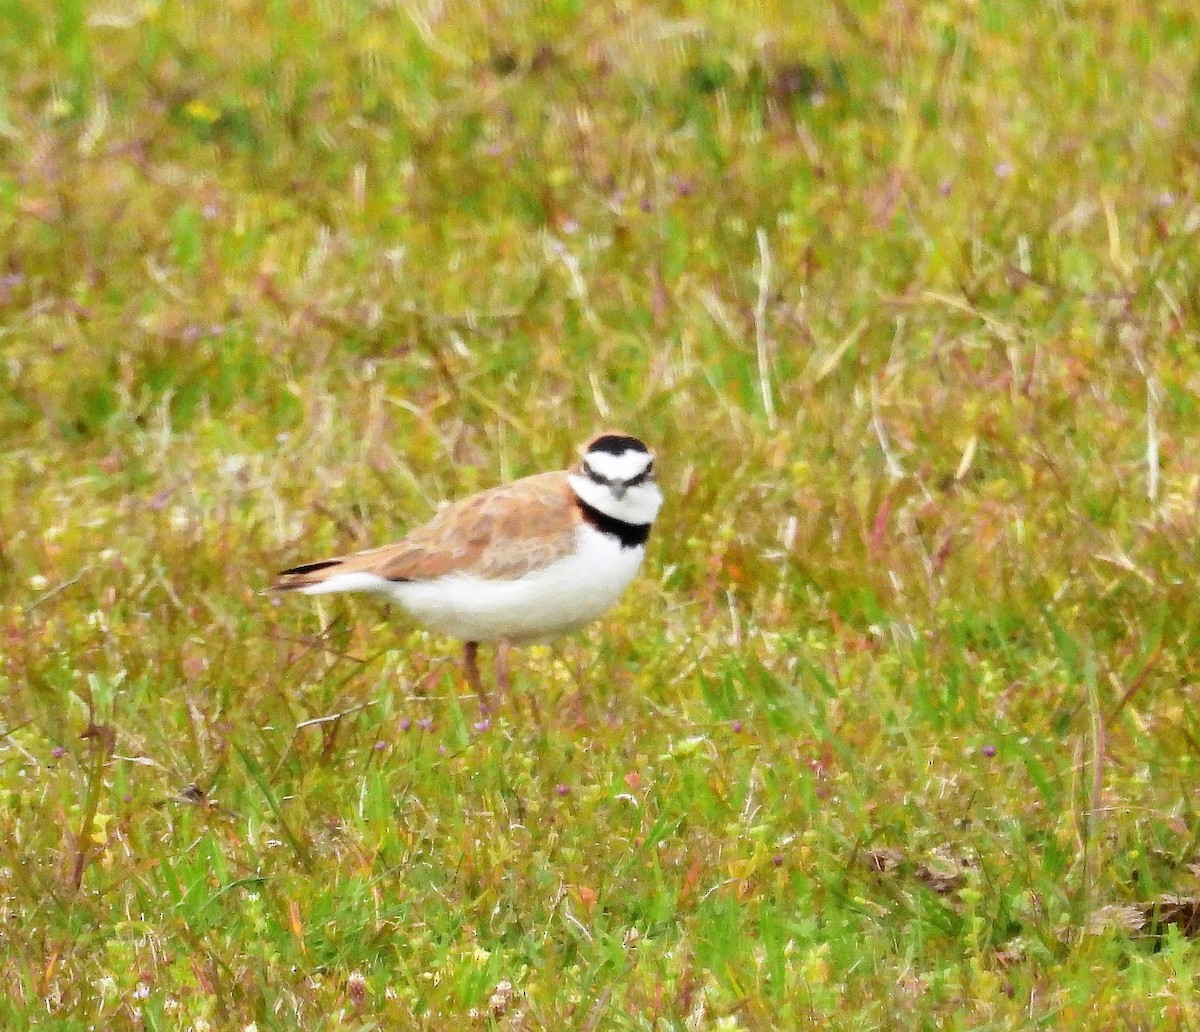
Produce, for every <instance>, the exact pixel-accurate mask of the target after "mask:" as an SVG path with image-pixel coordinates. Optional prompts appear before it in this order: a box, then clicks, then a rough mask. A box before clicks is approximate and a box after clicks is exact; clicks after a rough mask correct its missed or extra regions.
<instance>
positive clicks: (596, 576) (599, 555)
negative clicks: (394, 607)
mask: <svg viewBox="0 0 1200 1032" xmlns="http://www.w3.org/2000/svg"><path fill="white" fill-rule="evenodd" d="M576 540H577V548H576V550H575V552H574V553H572V554H571V555H569V556H566V557H565V558H563V559H560V560H558V562H556V563H553V564H552V565H550V566H547V567H545V568H544V569H541V570H536V571H534V572H532V573H529V574H526V575H525V576H524V577H521V578H520V579H518V580H485V579H483V578H480V577H473V576H467V575H463V574H450V575H448V576H445V577H439V578H438V579H437V580H429V581H403V582H400V583H392V582H389V581H384V580H382V579H378V578H377V580H378V584H377V585H373V586H372V588H368V589H367V590H372V589H373V590H376V591H380V592H383V593H386V594H387V595H388V596H390V597H391V598H393V599H395V600H396V601H397V602H399V603H400V604H401V605H402V606H403V607H404V608H405V609H407V610H408V611H409V612H410V613H411V614H412V615H413V616H414V617H416V618H417V619H418V620H419V621H420V622H421V623H423V624H425V625H426V626H427V627H429V628H431V629H432V630H435V631H441V632H442V633H444V634H448V635H451V636H453V637H455V638H460V639H462V640H463V641H496V640H498V639H500V638H507V639H508V640H510V641H514V642H521V641H526V642H528V641H538V640H540V639H544V638H551V637H554V636H555V635H557V634H562V633H564V632H566V631H573V630H575V629H576V628H579V627H582V626H583V625H584V624H586V623H590V622H591V621H592V620H594V619H596V617H598V616H600V615H601V614H602V613H604V612H605V610H607V609H609V608H610V607H611V606H612V604H613V603H614V602H616V601H617V599H618V598H620V597H621V593H622V592H623V591H624V590H625V589H626V588H627V587H628V586H629V582H630V581H631V580H633V577H634V574H636V573H637V570H638V567H639V566H640V565H641V562H642V557H643V556H644V555H645V554H646V549H645V547H644V546H639V547H636V548H622V547H621V545H620V542H618V541H617V540H616V539H615V538H613V537H611V536H610V535H608V534H603V533H601V532H600V531H598V530H596V529H595V528H593V527H592V526H590V525H588V524H586V523H585V524H581V525H580V527H579V530H578V531H577V535H576ZM363 587H366V586H365V585H364V586H363Z"/></svg>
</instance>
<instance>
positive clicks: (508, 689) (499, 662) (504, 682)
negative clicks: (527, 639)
mask: <svg viewBox="0 0 1200 1032" xmlns="http://www.w3.org/2000/svg"><path fill="white" fill-rule="evenodd" d="M511 648H512V644H511V643H510V642H509V640H508V639H507V638H501V639H500V640H499V641H498V642H496V660H495V663H494V664H493V667H494V669H495V671H496V688H497V689H499V692H500V697H501V698H502V699H503V698H507V697H508V696H509V695H511V694H512V682H511V681H510V680H509V678H508V650H509V649H511Z"/></svg>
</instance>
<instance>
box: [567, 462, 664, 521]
mask: <svg viewBox="0 0 1200 1032" xmlns="http://www.w3.org/2000/svg"><path fill="white" fill-rule="evenodd" d="M567 482H568V483H569V484H570V485H571V489H572V490H573V491H574V492H575V494H576V495H578V496H579V498H580V499H581V500H582V501H583V502H585V503H586V504H588V505H590V506H591V507H592V508H593V509H596V510H597V511H599V512H602V513H604V515H605V516H610V517H612V518H613V519H614V520H620V521H621V522H622V523H631V524H633V525H634V526H635V527H644V526H645V525H646V524H648V523H653V522H654V517H655V516H657V515H658V510H659V509H661V508H662V503H663V496H662V492H661V491H659V489H658V485H657V484H656V483H654V481H653V480H648V481H646V482H645V483H643V484H634V485H633V486H632V487H630V488H629V489H628V490H626V492H625V494H624V496H623V497H621V498H618V497H617V496H616V493H615V492H614V491H613V489H612V488H611V487H609V486H608V485H607V484H598V483H596V481H594V480H591V479H589V478H588V477H584V476H580V475H579V474H578V473H571V474H570V475H568V477H567Z"/></svg>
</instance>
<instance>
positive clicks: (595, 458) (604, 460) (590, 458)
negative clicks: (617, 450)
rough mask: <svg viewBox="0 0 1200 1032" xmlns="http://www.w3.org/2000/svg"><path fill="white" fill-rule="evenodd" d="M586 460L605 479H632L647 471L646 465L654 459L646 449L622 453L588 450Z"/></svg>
mask: <svg viewBox="0 0 1200 1032" xmlns="http://www.w3.org/2000/svg"><path fill="white" fill-rule="evenodd" d="M586 461H587V464H588V465H589V466H591V467H592V469H594V470H595V471H596V472H597V473H599V474H600V475H601V476H602V477H604V479H605V480H612V481H622V480H632V479H633V478H634V477H639V476H641V475H642V474H643V473H645V472H646V467H647V466H649V465H650V463H651V462H652V461H653V459H652V457H651V456H650V455H649V454H647V453H646V452H644V451H623V452H621V454H620V455H614V454H613V453H612V452H602V451H593V452H588V453H587V456H586Z"/></svg>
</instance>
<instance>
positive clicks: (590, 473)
mask: <svg viewBox="0 0 1200 1032" xmlns="http://www.w3.org/2000/svg"><path fill="white" fill-rule="evenodd" d="M583 471H584V473H586V474H587V478H588V480H591V481H593V482H595V483H597V484H607V483H608V480H607V479H606V478H604V477H602V476H601V475H600V474H599V473H597V472H596V471H595V470H594V469H592V467H591V466H589V465H588V464H587V463H586V462H585V463H584V464H583Z"/></svg>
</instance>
